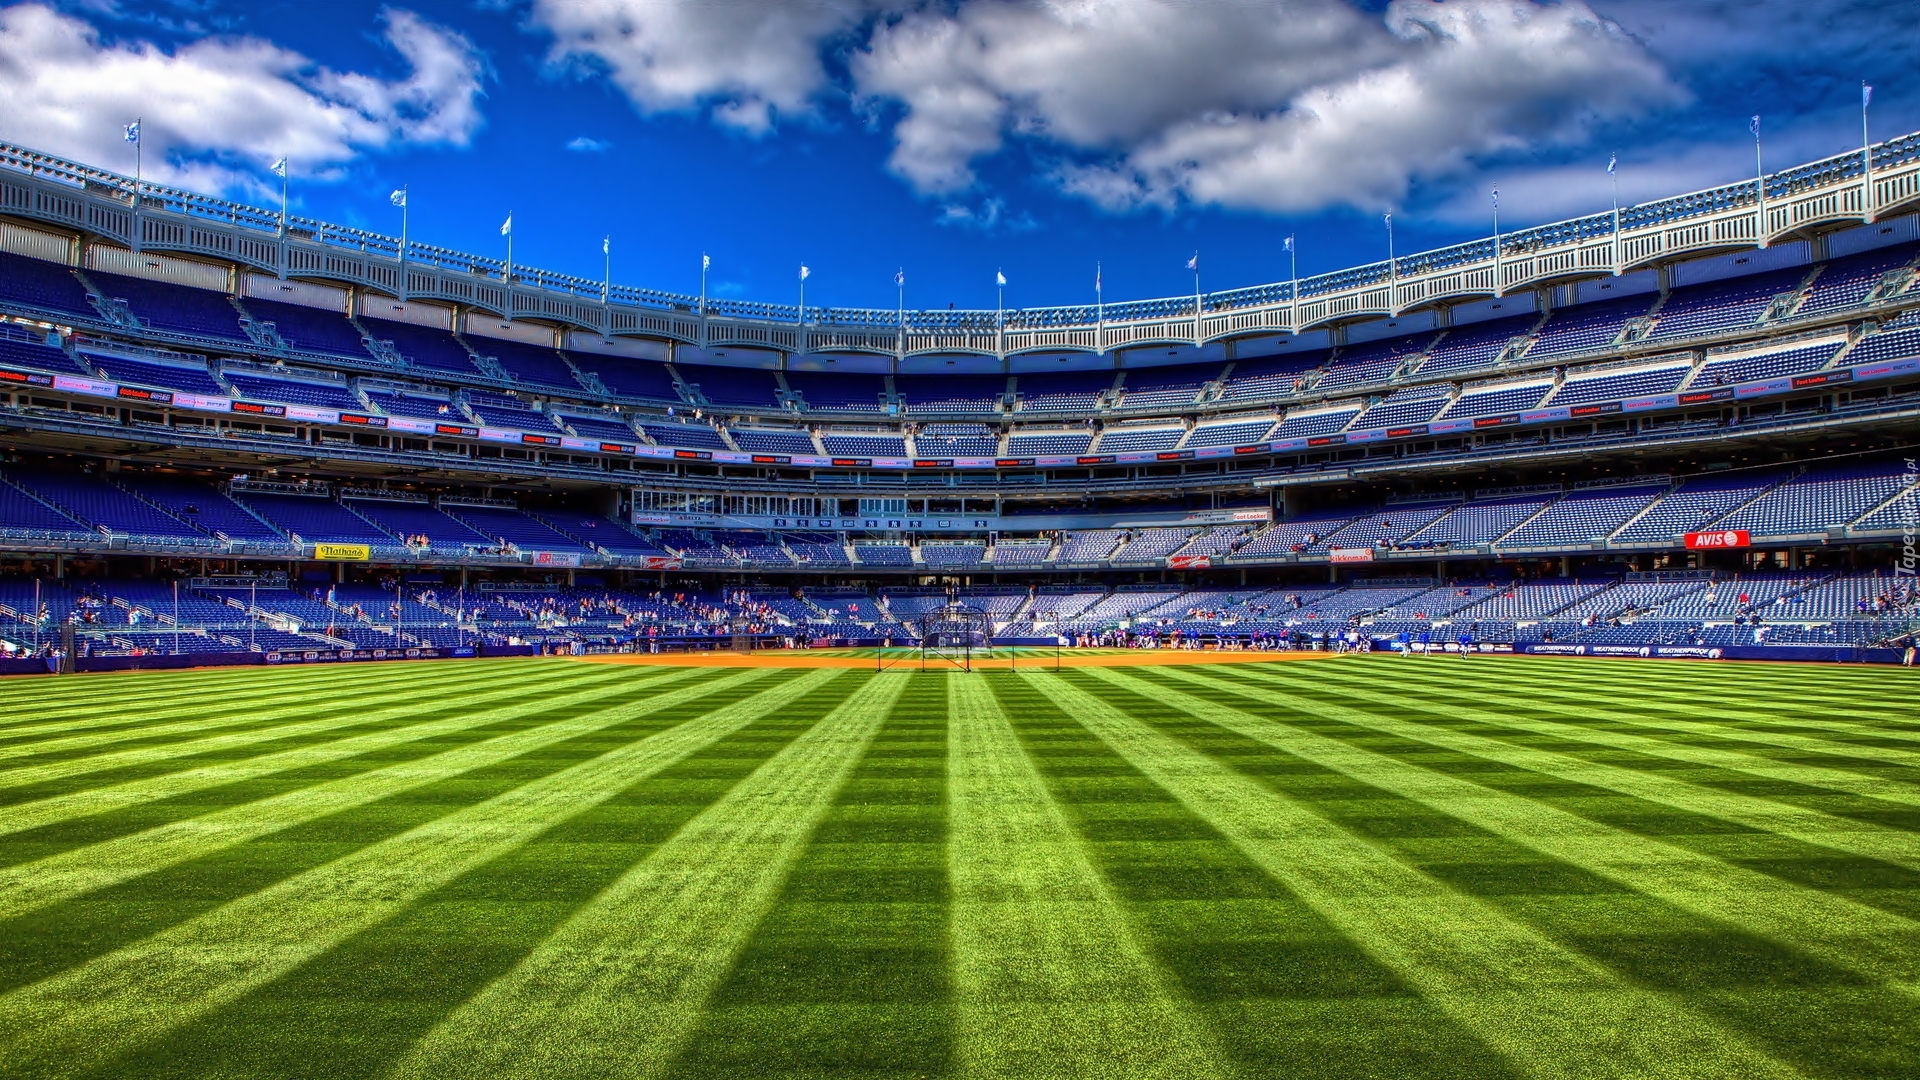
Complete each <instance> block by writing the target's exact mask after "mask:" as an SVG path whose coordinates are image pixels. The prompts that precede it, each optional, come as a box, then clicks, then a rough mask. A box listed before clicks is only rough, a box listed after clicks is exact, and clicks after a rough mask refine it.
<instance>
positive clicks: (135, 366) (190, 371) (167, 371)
mask: <svg viewBox="0 0 1920 1080" xmlns="http://www.w3.org/2000/svg"><path fill="white" fill-rule="evenodd" d="M80 355H81V356H82V357H84V358H85V359H86V361H87V362H88V363H89V364H92V365H93V366H94V367H95V368H98V369H99V371H100V373H101V374H102V375H105V376H106V377H107V378H109V379H112V380H113V381H114V382H117V383H131V384H132V385H135V386H153V387H158V388H160V389H162V390H182V391H185V392H187V393H189V394H208V395H215V396H218V395H223V394H225V393H226V392H227V391H226V388H225V387H223V386H221V385H220V384H219V383H217V382H215V381H214V380H213V376H212V375H209V374H207V369H206V367H205V366H204V365H201V364H197V363H170V364H160V363H148V362H147V361H145V360H133V359H129V358H127V357H123V356H104V355H101V354H98V353H91V352H82V353H81V354H80ZM180 359H181V360H186V359H187V358H186V357H181V358H180Z"/></svg>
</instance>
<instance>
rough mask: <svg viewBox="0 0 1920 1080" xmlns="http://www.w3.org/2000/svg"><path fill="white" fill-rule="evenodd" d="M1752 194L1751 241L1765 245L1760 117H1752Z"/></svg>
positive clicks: (1763, 168) (1764, 170)
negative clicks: (1753, 209)
mask: <svg viewBox="0 0 1920 1080" xmlns="http://www.w3.org/2000/svg"><path fill="white" fill-rule="evenodd" d="M1752 127H1753V174H1754V177H1753V196H1754V206H1755V211H1754V213H1755V214H1756V215H1757V216H1756V217H1755V219H1754V223H1753V242H1754V243H1756V244H1759V245H1760V246H1761V247H1766V246H1767V167H1766V165H1765V164H1764V163H1763V161H1762V159H1761V157H1760V117H1759V116H1758V115H1757V114H1756V115H1755V116H1754V118H1753V125H1752Z"/></svg>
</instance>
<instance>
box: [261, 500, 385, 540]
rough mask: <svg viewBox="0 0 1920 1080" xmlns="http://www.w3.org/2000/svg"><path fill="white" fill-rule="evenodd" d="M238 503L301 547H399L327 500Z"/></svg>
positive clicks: (347, 510)
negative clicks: (331, 544) (296, 538)
mask: <svg viewBox="0 0 1920 1080" xmlns="http://www.w3.org/2000/svg"><path fill="white" fill-rule="evenodd" d="M239 501H241V502H243V503H245V504H246V505H247V506H248V507H249V508H251V509H252V510H253V512H254V513H256V514H259V515H260V516H261V517H263V518H266V519H267V520H268V521H270V522H272V523H273V524H274V525H275V526H276V527H277V528H279V529H280V530H281V531H282V532H284V533H286V534H287V535H288V536H298V537H299V538H300V540H301V541H302V542H304V543H308V544H313V543H338V544H368V545H371V546H373V547H375V548H380V549H382V550H385V551H390V552H391V551H397V550H399V549H400V547H401V544H400V541H399V540H398V539H396V538H394V537H392V536H389V535H387V534H386V533H385V532H382V531H381V530H380V529H378V528H376V527H374V526H373V525H372V524H371V523H369V522H368V521H367V520H366V519H365V518H362V517H361V516H360V515H358V514H356V513H354V512H353V511H352V510H349V509H348V508H346V507H345V506H342V505H340V504H339V503H337V502H334V501H332V500H331V499H324V498H316V497H312V496H306V495H278V494H266V493H261V492H248V493H246V494H243V495H240V496H239Z"/></svg>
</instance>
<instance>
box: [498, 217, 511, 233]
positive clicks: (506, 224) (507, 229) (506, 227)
mask: <svg viewBox="0 0 1920 1080" xmlns="http://www.w3.org/2000/svg"><path fill="white" fill-rule="evenodd" d="M500 235H501V236H512V235H513V215H512V214H508V215H507V220H505V221H503V222H501V223H500Z"/></svg>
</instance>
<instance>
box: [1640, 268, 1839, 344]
mask: <svg viewBox="0 0 1920 1080" xmlns="http://www.w3.org/2000/svg"><path fill="white" fill-rule="evenodd" d="M1806 276H1807V269H1806V268H1805V267H1795V268H1793V269H1791V270H1775V271H1772V272H1771V273H1765V274H1755V275H1754V276H1752V277H1747V278H1733V279H1730V280H1727V281H1715V282H1711V283H1708V284H1705V285H1689V286H1686V287H1683V288H1679V289H1675V290H1674V291H1673V293H1672V295H1670V296H1668V297H1667V302H1666V304H1665V305H1663V306H1662V307H1661V308H1660V315H1659V317H1658V321H1657V322H1656V323H1654V327H1653V333H1652V334H1650V335H1648V337H1650V338H1677V337H1689V336H1691V335H1694V334H1713V333H1718V332H1720V331H1722V330H1735V329H1739V328H1740V327H1743V326H1752V325H1753V324H1755V323H1757V322H1759V321H1760V319H1761V317H1762V316H1764V315H1765V314H1766V313H1767V309H1768V308H1769V307H1770V306H1772V304H1773V300H1774V297H1776V296H1779V295H1780V294H1782V293H1785V292H1788V291H1790V290H1792V289H1793V288H1795V287H1796V286H1798V285H1799V284H1800V281H1801V279H1802V278H1804V277H1806Z"/></svg>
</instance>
